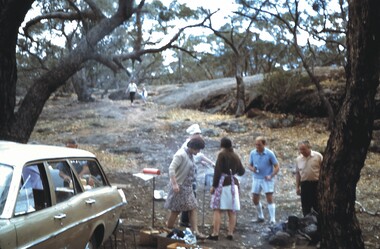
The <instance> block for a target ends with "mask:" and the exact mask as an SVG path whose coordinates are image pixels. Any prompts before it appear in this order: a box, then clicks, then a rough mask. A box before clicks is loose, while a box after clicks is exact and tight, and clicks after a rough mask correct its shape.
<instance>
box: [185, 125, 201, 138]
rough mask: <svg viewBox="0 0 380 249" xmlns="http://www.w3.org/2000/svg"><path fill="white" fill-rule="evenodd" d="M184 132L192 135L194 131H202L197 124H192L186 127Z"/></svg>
mask: <svg viewBox="0 0 380 249" xmlns="http://www.w3.org/2000/svg"><path fill="white" fill-rule="evenodd" d="M186 132H187V133H188V134H190V135H194V134H196V133H202V131H201V128H199V125H198V124H192V125H190V126H189V128H187V129H186Z"/></svg>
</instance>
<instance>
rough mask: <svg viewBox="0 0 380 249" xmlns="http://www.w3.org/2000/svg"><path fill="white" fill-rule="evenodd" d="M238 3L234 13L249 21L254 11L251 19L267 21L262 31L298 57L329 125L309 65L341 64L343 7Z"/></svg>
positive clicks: (293, 1) (302, 0) (302, 1)
mask: <svg viewBox="0 0 380 249" xmlns="http://www.w3.org/2000/svg"><path fill="white" fill-rule="evenodd" d="M239 2H240V3H241V6H242V7H241V9H240V10H239V11H238V12H237V14H239V15H241V16H244V17H246V18H247V19H248V20H252V17H251V16H252V13H255V15H254V16H255V20H259V21H261V22H262V21H264V22H265V23H267V24H266V26H265V27H264V28H265V29H264V30H265V31H267V33H268V34H271V35H272V36H273V39H274V40H275V41H276V42H277V43H283V44H285V45H287V46H290V47H292V51H293V52H294V53H295V54H296V55H297V57H298V61H299V63H298V64H300V65H301V66H302V67H303V69H305V71H306V73H307V74H308V76H309V77H310V79H311V81H312V82H313V83H314V85H315V87H316V89H317V90H318V95H319V97H320V99H321V101H322V103H323V104H324V106H325V107H326V111H327V114H328V116H329V127H331V126H332V122H333V121H334V118H335V114H334V110H333V108H332V106H331V104H330V102H329V101H328V99H327V98H326V96H325V94H324V90H323V87H322V85H321V84H320V80H319V79H318V78H317V77H316V76H315V75H314V72H313V68H314V67H315V66H321V65H337V66H342V63H343V62H344V59H343V58H344V52H343V51H344V48H345V43H344V42H345V40H344V37H345V24H346V23H347V21H346V19H347V17H346V8H347V6H346V5H345V4H344V3H343V1H340V5H339V6H340V8H338V10H337V11H335V10H334V8H331V6H330V5H327V4H326V3H325V2H324V1H308V0H283V1H271V0H266V1H259V2H256V3H254V2H252V1H246V0H242V1H239ZM308 4H309V5H308ZM257 13H259V14H257ZM305 38H306V41H303V44H302V41H300V40H302V39H305ZM317 47H323V49H321V48H317ZM321 51H324V53H323V55H324V56H327V55H328V56H329V59H324V63H322V60H321V59H320V58H319V55H320V53H318V52H321ZM296 66H297V64H296ZM290 68H292V67H290Z"/></svg>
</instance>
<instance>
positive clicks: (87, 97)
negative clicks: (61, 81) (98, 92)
mask: <svg viewBox="0 0 380 249" xmlns="http://www.w3.org/2000/svg"><path fill="white" fill-rule="evenodd" d="M85 70H86V69H85V68H82V70H80V71H78V72H77V73H76V74H75V75H74V76H73V77H72V83H73V87H74V90H75V93H76V95H77V96H78V101H79V102H92V101H94V98H93V97H92V96H91V91H90V89H89V87H88V82H87V80H86V73H85Z"/></svg>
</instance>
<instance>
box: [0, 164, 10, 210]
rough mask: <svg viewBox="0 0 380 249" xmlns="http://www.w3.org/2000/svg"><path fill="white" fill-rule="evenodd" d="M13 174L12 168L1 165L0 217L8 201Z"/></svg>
mask: <svg viewBox="0 0 380 249" xmlns="http://www.w3.org/2000/svg"><path fill="white" fill-rule="evenodd" d="M12 173H13V168H12V167H10V166H8V165H4V164H0V215H1V214H2V213H3V210H4V205H5V201H6V200H7V196H8V191H9V185H10V184H11V180H12Z"/></svg>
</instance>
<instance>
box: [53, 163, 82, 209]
mask: <svg viewBox="0 0 380 249" xmlns="http://www.w3.org/2000/svg"><path fill="white" fill-rule="evenodd" d="M48 164H49V174H50V176H51V179H52V185H53V189H54V194H55V199H56V202H57V203H60V202H63V201H66V200H68V199H70V198H71V197H73V196H74V195H75V194H77V193H79V192H82V190H81V187H80V185H79V183H78V180H77V179H76V177H75V174H74V172H73V170H72V169H71V167H70V165H69V163H68V162H67V161H66V160H62V161H54V162H48Z"/></svg>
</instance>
